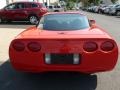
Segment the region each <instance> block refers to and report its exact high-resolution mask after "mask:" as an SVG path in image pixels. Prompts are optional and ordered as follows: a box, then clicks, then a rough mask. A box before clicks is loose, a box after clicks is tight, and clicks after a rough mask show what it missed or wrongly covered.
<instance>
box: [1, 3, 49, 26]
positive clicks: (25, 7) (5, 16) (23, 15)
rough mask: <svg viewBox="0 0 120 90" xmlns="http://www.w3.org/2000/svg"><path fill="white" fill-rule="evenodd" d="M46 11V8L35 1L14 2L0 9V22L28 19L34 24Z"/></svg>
mask: <svg viewBox="0 0 120 90" xmlns="http://www.w3.org/2000/svg"><path fill="white" fill-rule="evenodd" d="M45 13H47V8H46V7H45V6H44V5H43V4H42V3H37V2H15V3H12V4H9V5H7V6H6V7H4V8H3V9H1V10H0V22H3V21H8V22H10V21H21V20H28V21H30V23H31V24H36V23H37V22H38V20H39V19H40V18H41V17H42V15H44V14H45Z"/></svg>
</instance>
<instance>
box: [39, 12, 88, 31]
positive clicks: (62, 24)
mask: <svg viewBox="0 0 120 90" xmlns="http://www.w3.org/2000/svg"><path fill="white" fill-rule="evenodd" d="M41 24H42V27H43V30H54V31H65V30H66V31H69V30H80V29H85V28H88V27H89V22H88V19H87V17H86V16H84V15H80V14H51V15H46V16H44V17H43V18H41V20H40V23H39V25H38V28H40V27H41Z"/></svg>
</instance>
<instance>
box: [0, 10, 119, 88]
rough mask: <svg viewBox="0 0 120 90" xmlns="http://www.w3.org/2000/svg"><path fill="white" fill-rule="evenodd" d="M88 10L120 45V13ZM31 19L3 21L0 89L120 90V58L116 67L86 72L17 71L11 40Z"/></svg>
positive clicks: (27, 25)
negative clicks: (26, 20)
mask: <svg viewBox="0 0 120 90" xmlns="http://www.w3.org/2000/svg"><path fill="white" fill-rule="evenodd" d="M83 13H85V14H86V15H87V16H88V18H89V19H95V20H96V22H97V24H98V25H99V26H101V27H102V28H103V29H105V30H106V31H107V32H108V33H109V34H110V35H111V36H113V38H115V40H116V42H117V44H118V45H120V17H116V16H107V15H100V14H95V13H88V12H83ZM30 26H33V25H29V23H28V22H12V23H4V24H0V90H120V58H119V61H118V63H117V65H116V67H115V69H114V70H112V71H109V72H102V73H96V74H92V75H83V74H80V73H75V72H51V73H42V74H41V73H39V74H29V73H21V72H17V71H15V70H14V69H13V68H12V66H11V64H10V62H9V56H8V48H9V44H10V42H11V40H12V39H13V38H14V37H15V36H16V35H17V34H19V33H20V32H22V31H24V30H25V29H26V28H28V27H30Z"/></svg>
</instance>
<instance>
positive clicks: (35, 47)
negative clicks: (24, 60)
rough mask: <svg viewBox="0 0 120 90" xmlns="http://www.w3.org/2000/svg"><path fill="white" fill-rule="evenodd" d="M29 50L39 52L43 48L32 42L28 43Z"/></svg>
mask: <svg viewBox="0 0 120 90" xmlns="http://www.w3.org/2000/svg"><path fill="white" fill-rule="evenodd" d="M28 49H29V50H30V51H32V52H38V51H40V49H41V46H40V44H39V43H37V42H30V43H28Z"/></svg>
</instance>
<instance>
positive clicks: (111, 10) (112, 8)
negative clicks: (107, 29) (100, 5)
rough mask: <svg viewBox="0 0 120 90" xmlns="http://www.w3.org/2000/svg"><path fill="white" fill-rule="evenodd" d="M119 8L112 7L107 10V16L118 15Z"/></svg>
mask: <svg viewBox="0 0 120 90" xmlns="http://www.w3.org/2000/svg"><path fill="white" fill-rule="evenodd" d="M119 7H120V4H115V5H113V6H112V7H111V8H110V10H109V14H110V15H119V10H118V9H119Z"/></svg>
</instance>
